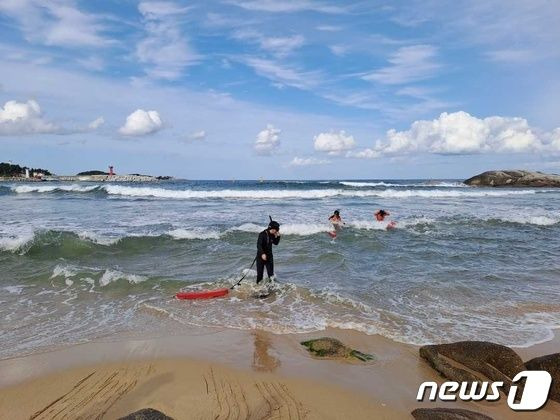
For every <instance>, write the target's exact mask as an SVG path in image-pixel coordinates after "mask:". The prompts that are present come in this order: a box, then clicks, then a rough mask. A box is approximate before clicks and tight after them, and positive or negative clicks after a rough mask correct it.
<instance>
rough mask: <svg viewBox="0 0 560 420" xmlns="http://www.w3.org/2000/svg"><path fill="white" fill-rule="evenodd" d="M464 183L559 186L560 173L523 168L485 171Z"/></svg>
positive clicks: (494, 185) (475, 185)
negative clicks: (546, 172)
mask: <svg viewBox="0 0 560 420" xmlns="http://www.w3.org/2000/svg"><path fill="white" fill-rule="evenodd" d="M464 183H465V184H467V185H470V186H473V187H560V175H556V174H545V173H542V172H531V171H525V170H510V171H486V172H483V173H481V174H478V175H475V176H473V177H472V178H469V179H467V180H465V181H464Z"/></svg>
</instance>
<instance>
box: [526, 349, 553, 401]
mask: <svg viewBox="0 0 560 420" xmlns="http://www.w3.org/2000/svg"><path fill="white" fill-rule="evenodd" d="M525 367H526V369H527V370H546V371H547V372H548V373H550V376H552V385H551V387H550V395H549V397H550V399H552V400H554V401H558V402H560V353H554V354H547V355H546V356H541V357H535V358H534V359H531V360H529V361H528V362H525Z"/></svg>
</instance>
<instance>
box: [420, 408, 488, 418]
mask: <svg viewBox="0 0 560 420" xmlns="http://www.w3.org/2000/svg"><path fill="white" fill-rule="evenodd" d="M411 414H412V417H414V418H415V419H416V420H492V417H488V416H487V415H484V414H481V413H477V412H475V411H470V410H463V409H460V408H417V409H416V410H414V411H413V412H412V413H411Z"/></svg>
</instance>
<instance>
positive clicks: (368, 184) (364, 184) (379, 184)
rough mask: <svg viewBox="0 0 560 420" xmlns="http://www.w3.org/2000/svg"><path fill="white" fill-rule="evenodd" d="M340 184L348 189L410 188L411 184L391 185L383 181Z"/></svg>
mask: <svg viewBox="0 0 560 420" xmlns="http://www.w3.org/2000/svg"><path fill="white" fill-rule="evenodd" d="M339 184H341V185H346V186H347V187H357V188H365V187H399V186H401V187H403V186H408V185H410V184H406V185H404V184H391V183H386V182H383V181H380V182H353V181H340V182H339Z"/></svg>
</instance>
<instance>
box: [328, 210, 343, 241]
mask: <svg viewBox="0 0 560 420" xmlns="http://www.w3.org/2000/svg"><path fill="white" fill-rule="evenodd" d="M329 222H331V223H332V225H333V229H334V230H333V231H332V232H329V235H330V236H331V238H333V239H334V238H336V235H337V231H339V230H340V229H341V228H342V225H343V224H344V222H343V221H342V217H340V210H335V211H334V213H333V214H332V216H330V217H329Z"/></svg>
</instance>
